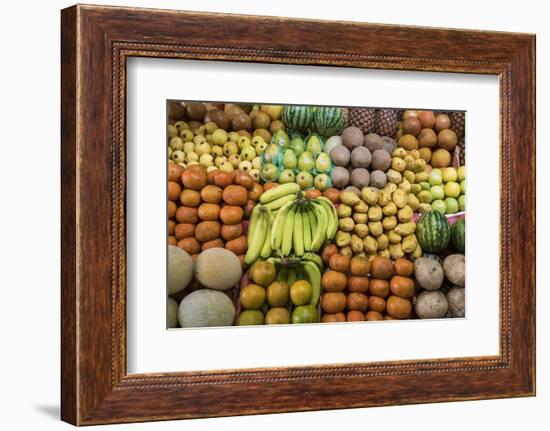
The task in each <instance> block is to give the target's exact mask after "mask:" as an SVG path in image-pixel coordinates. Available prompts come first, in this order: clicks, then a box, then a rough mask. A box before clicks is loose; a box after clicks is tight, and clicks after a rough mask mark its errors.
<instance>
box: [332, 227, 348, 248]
mask: <svg viewBox="0 0 550 431" xmlns="http://www.w3.org/2000/svg"><path fill="white" fill-rule="evenodd" d="M334 240H335V242H336V245H337V246H338V247H345V246H347V245H349V244H350V243H351V235H350V233H349V232H344V231H342V230H339V231H338V232H336V237H335V238H334Z"/></svg>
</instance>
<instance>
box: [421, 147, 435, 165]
mask: <svg viewBox="0 0 550 431" xmlns="http://www.w3.org/2000/svg"><path fill="white" fill-rule="evenodd" d="M418 153H419V154H420V158H421V159H422V160H424V161H425V162H426V163H430V160H431V159H432V150H430V149H429V148H428V147H423V148H419V149H418Z"/></svg>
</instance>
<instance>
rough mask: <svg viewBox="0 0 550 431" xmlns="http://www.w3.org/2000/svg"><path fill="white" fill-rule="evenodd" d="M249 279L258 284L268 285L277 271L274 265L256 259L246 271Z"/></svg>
mask: <svg viewBox="0 0 550 431" xmlns="http://www.w3.org/2000/svg"><path fill="white" fill-rule="evenodd" d="M248 276H249V277H250V279H251V280H252V281H253V282H254V283H256V284H259V285H260V286H269V285H270V284H271V283H273V280H275V277H276V276H277V272H276V270H275V265H273V264H272V263H270V262H267V261H258V262H256V263H255V264H254V265H252V268H250V270H249V272H248Z"/></svg>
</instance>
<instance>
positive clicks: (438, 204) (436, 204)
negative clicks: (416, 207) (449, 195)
mask: <svg viewBox="0 0 550 431" xmlns="http://www.w3.org/2000/svg"><path fill="white" fill-rule="evenodd" d="M432 209H433V210H436V211H439V212H440V213H441V214H445V211H446V209H447V206H446V205H445V202H443V200H442V199H436V200H435V201H433V202H432Z"/></svg>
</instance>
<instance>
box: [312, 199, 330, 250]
mask: <svg viewBox="0 0 550 431" xmlns="http://www.w3.org/2000/svg"><path fill="white" fill-rule="evenodd" d="M313 208H314V210H315V216H316V218H317V229H316V231H315V235H313V239H312V242H311V249H312V251H317V250H319V249H320V248H321V246H322V245H323V243H324V242H325V239H326V235H327V226H328V221H327V213H326V212H325V210H324V209H323V208H322V207H320V206H318V205H313Z"/></svg>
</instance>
